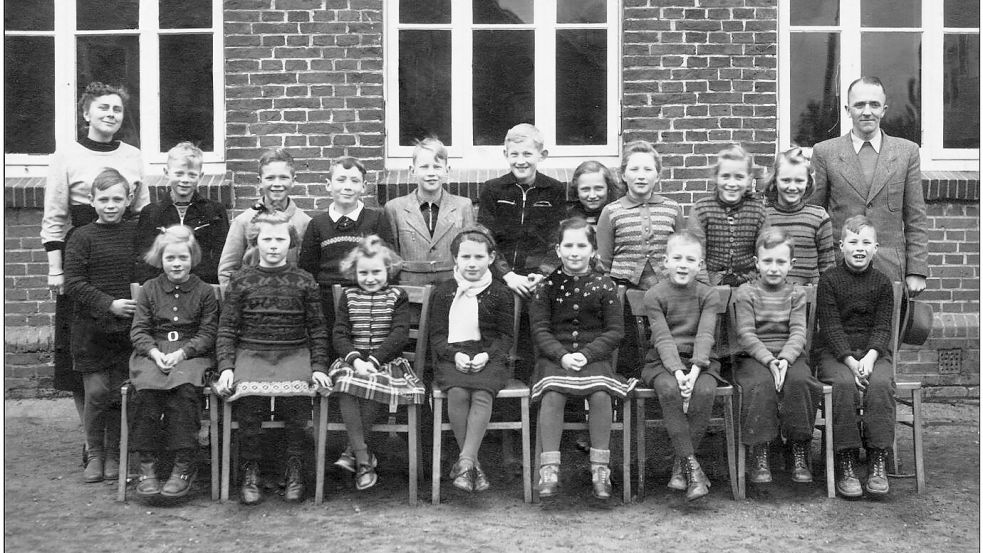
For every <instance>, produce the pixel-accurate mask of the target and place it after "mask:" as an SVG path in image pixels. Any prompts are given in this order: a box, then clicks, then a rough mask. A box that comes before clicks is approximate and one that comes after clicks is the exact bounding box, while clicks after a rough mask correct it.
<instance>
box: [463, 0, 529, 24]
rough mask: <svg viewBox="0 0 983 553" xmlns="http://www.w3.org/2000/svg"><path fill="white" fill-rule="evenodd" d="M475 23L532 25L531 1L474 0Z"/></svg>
mask: <svg viewBox="0 0 983 553" xmlns="http://www.w3.org/2000/svg"><path fill="white" fill-rule="evenodd" d="M473 15H474V22H475V23H482V24H488V23H498V24H507V23H512V24H515V23H532V22H533V7H532V0H474V11H473Z"/></svg>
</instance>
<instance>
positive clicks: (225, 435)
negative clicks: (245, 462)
mask: <svg viewBox="0 0 983 553" xmlns="http://www.w3.org/2000/svg"><path fill="white" fill-rule="evenodd" d="M231 442H232V404H231V403H229V402H228V401H222V493H221V496H222V497H221V501H223V502H225V501H228V500H229V469H231V467H230V466H229V449H230V446H231Z"/></svg>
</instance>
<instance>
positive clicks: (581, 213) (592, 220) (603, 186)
mask: <svg viewBox="0 0 983 553" xmlns="http://www.w3.org/2000/svg"><path fill="white" fill-rule="evenodd" d="M621 195H622V191H621V187H620V186H619V183H618V180H617V179H616V178H615V176H614V173H612V172H611V170H610V169H608V168H607V167H605V166H604V165H603V164H602V163H600V162H597V161H585V162H583V163H581V164H580V165H578V166H577V168H576V169H574V171H573V177H572V178H571V179H570V190H569V196H570V197H573V198H576V199H575V200H574V201H572V202H571V203H570V205H568V206H567V217H582V218H583V219H586V220H587V222H588V223H589V224H591V225H595V226H596V225H597V219H598V217H600V216H601V210H602V209H604V206H606V205H608V204H609V203H611V202H613V201H614V200H616V199H618V198H619V197H620V196H621Z"/></svg>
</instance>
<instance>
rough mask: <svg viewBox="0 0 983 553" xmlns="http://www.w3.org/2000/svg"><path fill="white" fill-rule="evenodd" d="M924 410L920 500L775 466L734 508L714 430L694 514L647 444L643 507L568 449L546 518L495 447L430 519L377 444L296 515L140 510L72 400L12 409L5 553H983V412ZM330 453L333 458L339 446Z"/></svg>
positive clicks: (895, 488)
mask: <svg viewBox="0 0 983 553" xmlns="http://www.w3.org/2000/svg"><path fill="white" fill-rule="evenodd" d="M925 411H926V416H927V420H928V422H927V425H926V428H925V440H926V451H925V457H926V459H927V460H928V489H927V491H926V493H924V494H921V495H919V494H916V493H915V482H914V480H913V479H892V480H891V494H890V495H889V496H888V497H887V498H886V499H883V500H877V501H873V500H862V501H844V500H842V499H827V498H826V497H825V490H824V487H823V484H822V479H821V478H819V476H820V474H819V473H818V472H817V482H816V483H815V484H814V485H804V486H803V485H799V486H793V485H792V484H791V482H790V481H789V479H788V475H787V474H786V473H784V472H782V471H781V470H779V469H778V467H777V464H776V470H775V480H776V482H775V483H773V484H771V485H768V486H763V487H759V488H751V489H749V490H748V499H747V500H744V501H733V500H732V499H731V495H730V487H729V484H728V482H727V469H726V462H725V461H720V460H717V459H722V449H721V448H722V445H723V434H722V433H718V434H715V435H711V436H709V437H708V438H707V440H705V442H704V444H703V446H702V447H701V449H700V456H701V457H704V458H706V459H707V460H706V461H705V462H704V465H705V466H706V468H707V469H708V472H709V475H710V478H711V479H712V480H713V482H714V485H713V487H712V488H711V493H710V495H709V496H708V497H707V498H705V499H703V500H700V501H698V502H694V503H687V502H686V501H685V499H683V497H682V495H681V494H680V493H678V492H671V491H669V490H667V489H666V488H665V487H664V486H665V482H666V480H667V478H668V471H669V461H668V459H669V458H668V453H666V450H665V448H666V446H667V442H666V440H665V436H664V434H662V435H661V436H660V435H659V433H658V432H655V431H653V432H654V433H655V434H654V435H653V436H652V438H651V439H650V442H649V443H650V444H651V445H650V455H651V456H652V460H651V461H650V463H649V467H650V469H649V473H648V475H647V477H648V479H649V480H648V490H647V495H646V498H645V500H644V501H643V502H636V503H633V504H631V505H622V504H621V502H620V501H618V500H612V501H610V502H609V503H606V504H605V503H602V502H599V501H597V500H594V499H593V498H591V497H590V494H589V485H590V484H589V477H588V475H587V472H586V470H587V462H586V455H585V454H583V453H580V452H579V451H578V450H576V449H575V448H574V447H573V444H572V440H571V441H570V443H569V444H566V442H565V444H566V445H565V446H564V450H563V455H564V467H563V475H562V484H563V492H562V494H561V496H560V497H559V498H557V499H554V500H551V501H549V502H548V503H543V504H540V505H526V504H524V503H523V502H522V488H521V485H520V483H519V481H518V480H516V479H513V478H511V477H509V476H508V475H507V474H506V473H505V471H504V469H503V468H502V467H501V463H500V462H499V460H498V459H499V456H498V455H496V453H497V450H498V447H497V444H496V443H494V442H491V443H487V444H486V445H485V447H483V449H482V456H483V460H484V464H485V465H486V469H487V470H488V472H489V476H490V478H491V482H492V489H491V490H490V491H488V492H486V493H484V494H480V495H465V494H462V493H460V492H458V491H457V490H455V489H453V488H452V487H451V486H450V485H449V483H447V482H446V481H445V483H444V486H443V490H444V491H443V500H444V501H443V503H442V504H441V505H440V506H437V507H434V506H431V505H430V504H429V498H430V492H429V490H430V483H429V479H427V480H424V481H423V482H421V486H420V488H421V499H422V501H421V504H420V505H419V506H417V507H410V506H408V505H407V502H406V481H405V469H402V470H401V469H400V468H399V467H405V464H404V461H403V460H402V458H401V455H402V452H401V451H400V447H399V444H395V445H394V444H393V443H392V442H389V441H387V442H385V443H382V444H377V446H376V448H377V450H378V451H380V452H382V451H385V452H388V453H389V455H384V456H381V459H380V461H381V463H382V467H381V468H380V484H379V485H378V486H376V487H375V488H373V489H370V490H367V491H364V492H356V491H355V489H354V486H353V485H352V483H351V479H350V478H349V477H347V476H346V473H342V472H339V471H337V470H335V469H329V471H328V474H327V499H326V501H325V503H324V504H323V505H320V506H315V505H314V503H313V501H312V500H310V499H308V500H307V501H306V502H304V503H303V504H300V505H288V504H285V503H283V502H282V501H281V500H280V499H279V498H278V497H277V496H276V494H275V492H274V493H271V494H269V497H268V499H267V500H266V501H265V502H264V503H263V504H261V505H259V506H256V507H242V506H240V505H238V504H237V503H235V502H234V501H233V502H230V503H225V504H220V503H214V502H212V501H211V499H210V498H209V497H208V484H207V482H204V481H201V480H199V482H198V483H197V484H196V491H195V493H194V495H193V497H191V498H190V499H189V500H188V501H186V502H185V503H183V504H180V505H177V506H169V507H165V506H160V505H145V504H142V503H140V502H138V501H137V500H136V499H134V498H133V497H132V496H133V494H132V491H131V493H130V499H129V501H128V502H127V503H117V502H116V501H115V489H116V488H115V483H112V484H110V483H100V484H83V483H82V481H81V468H80V467H79V460H80V459H79V449H80V446H79V444H80V442H81V429H80V427H79V424H78V419H77V417H76V415H75V413H74V409H73V407H72V405H71V401H70V400H64V399H60V400H8V401H5V402H4V550H5V551H12V552H13V551H18V552H19V551H32V552H35V551H36V552H42V551H86V552H104V551H129V552H132V551H141V552H144V551H147V552H157V551H160V552H164V551H166V552H180V551H208V552H215V553H221V552H232V551H237V552H238V551H359V552H363V551H444V550H456V551H482V552H489V551H567V550H582V551H643V550H644V551H650V550H657V549H658V550H672V551H674V552H680V553H685V552H689V551H694V552H696V551H699V552H707V551H757V552H767V551H776V552H777V551H781V552H788V551H836V552H844V551H863V552H867V553H870V552H875V551H891V552H901V551H919V552H921V551H942V552H947V553H950V552H957V551H977V550H979V548H980V534H979V532H980V518H979V514H980V503H979V499H980V487H979V485H980V462H979V461H980V442H979V405H978V404H976V403H972V404H966V403H963V404H958V405H944V404H928V405H926V408H925ZM900 436H902V438H901V450H902V451H903V452H904V453H903V456H902V459H903V461H907V462H906V463H904V466H903V467H902V469H903V470H904V471H910V469H911V465H910V459H911V456H910V441H909V439H910V438H909V436H910V434H908V433H906V432H902V433H901V434H900ZM447 444H450V445H447ZM452 444H453V439H451V438H450V436H449V435H447V437H446V438H445V448H446V449H451V450H453V449H454V446H453V445H452ZM329 447H330V449H329V455H335V454H336V453H337V450H338V444H337V443H334V444H331V445H330V446H329ZM451 453H452V455H453V454H454V452H453V451H452V452H451ZM426 455H427V457H425V461H426V459H428V458H429V452H427V454H426ZM331 460H333V457H329V462H330V461H331ZM568 461H569V462H568ZM428 466H429V465H428ZM445 466H446V465H445ZM616 486H620V484H616ZM233 494H234V492H233ZM616 495H619V497H620V493H619V490H618V489H616Z"/></svg>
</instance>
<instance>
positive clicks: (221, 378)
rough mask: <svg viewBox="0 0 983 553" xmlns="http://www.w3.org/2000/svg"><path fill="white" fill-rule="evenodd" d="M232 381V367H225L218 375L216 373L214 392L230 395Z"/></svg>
mask: <svg viewBox="0 0 983 553" xmlns="http://www.w3.org/2000/svg"><path fill="white" fill-rule="evenodd" d="M234 383H235V373H234V372H232V369H225V370H224V371H222V373H221V374H220V375H218V379H217V380H216V381H215V386H214V388H215V393H216V394H218V395H220V396H226V397H227V396H229V395H232V387H233V384H234Z"/></svg>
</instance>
